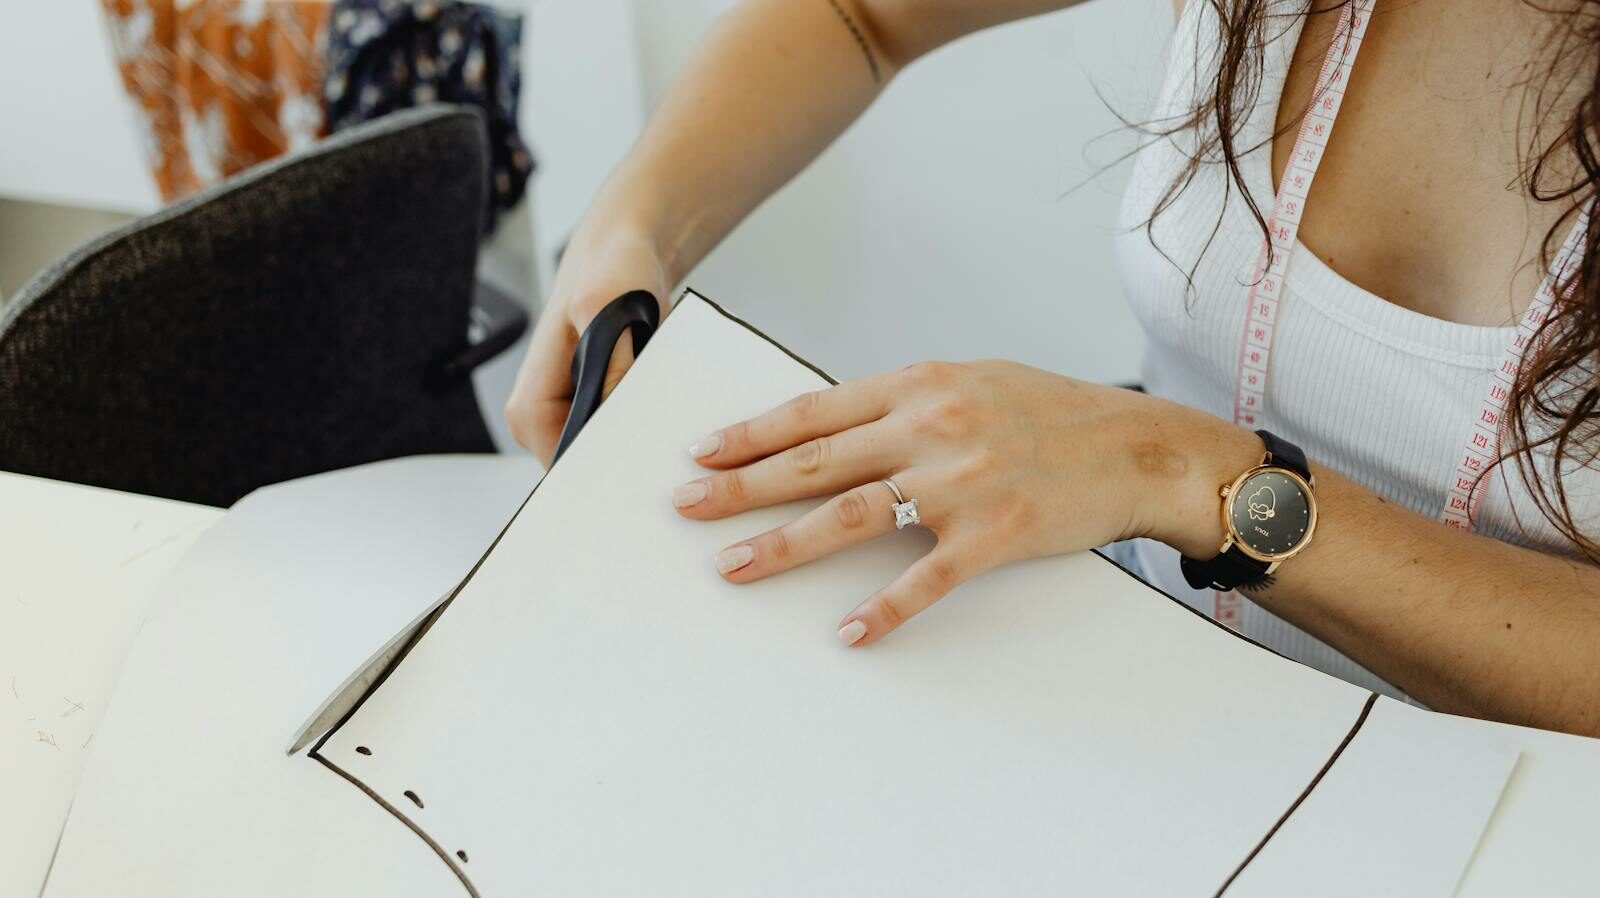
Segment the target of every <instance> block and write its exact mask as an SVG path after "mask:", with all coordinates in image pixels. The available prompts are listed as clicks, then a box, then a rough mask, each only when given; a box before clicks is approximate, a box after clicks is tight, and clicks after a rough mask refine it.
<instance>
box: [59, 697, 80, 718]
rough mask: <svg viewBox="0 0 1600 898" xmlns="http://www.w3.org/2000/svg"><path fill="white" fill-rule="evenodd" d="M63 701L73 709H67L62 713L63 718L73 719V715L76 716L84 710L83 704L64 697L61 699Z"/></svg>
mask: <svg viewBox="0 0 1600 898" xmlns="http://www.w3.org/2000/svg"><path fill="white" fill-rule="evenodd" d="M61 700H62V701H64V702H66V703H67V704H68V705H70V706H71V707H69V708H67V710H65V711H62V712H61V716H62V717H71V716H72V715H74V714H76V713H78V712H79V711H82V710H83V702H75V701H73V700H72V699H70V698H67V697H66V696H64V695H63V696H62V697H61Z"/></svg>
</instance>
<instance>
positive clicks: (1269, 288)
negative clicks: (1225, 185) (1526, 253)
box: [1213, 0, 1589, 629]
mask: <svg viewBox="0 0 1600 898" xmlns="http://www.w3.org/2000/svg"><path fill="white" fill-rule="evenodd" d="M1376 3H1377V0H1352V2H1350V3H1348V4H1346V5H1345V7H1344V11H1343V12H1342V13H1341V14H1340V16H1339V24H1338V26H1337V27H1336V28H1335V30H1334V37H1333V43H1332V45H1331V46H1330V47H1329V48H1328V55H1327V57H1326V58H1325V59H1324V60H1323V62H1322V69H1321V71H1320V72H1318V74H1317V84H1316V89H1315V91H1314V92H1313V93H1312V104H1311V108H1310V109H1309V110H1307V112H1306V116H1305V119H1304V120H1303V121H1302V122H1301V123H1300V132H1299V134H1298V135H1296V137H1295V142H1294V150H1293V152H1291V153H1290V155H1289V161H1288V165H1287V166H1286V167H1285V169H1284V172H1283V178H1282V180H1281V181H1280V182H1279V185H1278V194H1277V197H1276V198H1275V200H1274V201H1273V206H1272V217H1271V218H1270V219H1269V220H1268V227H1267V240H1266V242H1265V243H1264V244H1263V245H1262V247H1261V255H1260V257H1259V258H1258V259H1257V261H1256V268H1255V278H1254V279H1253V281H1252V285H1251V287H1250V307H1249V310H1248V313H1247V314H1246V316H1245V325H1244V333H1243V334H1242V335H1241V337H1240V340H1239V359H1238V367H1237V379H1236V382H1235V383H1236V386H1235V390H1234V400H1233V420H1234V423H1235V424H1238V425H1239V426H1241V427H1248V428H1250V429H1251V430H1256V429H1259V428H1260V427H1261V426H1262V424H1261V418H1262V415H1263V414H1264V413H1265V412H1266V389H1267V370H1268V366H1269V363H1270V362H1271V359H1272V337H1273V330H1274V328H1275V327H1276V326H1277V322H1278V305H1279V303H1280V302H1281V301H1282V297H1283V289H1284V274H1285V273H1286V272H1287V271H1288V268H1289V257H1290V256H1291V255H1292V254H1293V252H1294V248H1295V246H1296V245H1297V243H1298V240H1299V235H1300V220H1301V217H1302V216H1303V215H1304V213H1305V203H1306V197H1307V196H1308V195H1310V193H1311V184H1312V182H1313V181H1314V180H1315V179H1316V176H1317V168H1318V167H1319V166H1320V165H1321V164H1322V156H1323V153H1324V151H1326V150H1327V147H1328V140H1329V138H1330V137H1331V136H1332V134H1333V125H1334V121H1335V120H1336V119H1337V118H1338V117H1339V109H1340V107H1341V106H1342V105H1343V104H1344V95H1345V91H1346V89H1347V88H1348V87H1349V82H1350V72H1351V69H1353V68H1354V67H1355V62H1356V56H1357V55H1358V54H1359V53H1360V52H1361V43H1362V40H1363V39H1364V38H1365V36H1366V33H1367V23H1368V21H1369V19H1370V18H1371V15H1372V8H1373V7H1374V6H1375V5H1376ZM1588 220H1589V215H1588V213H1587V212H1585V213H1584V214H1582V215H1580V216H1579V218H1578V222H1577V224H1576V225H1575V226H1574V227H1573V229H1572V233H1571V234H1570V235H1569V236H1568V237H1567V241H1566V243H1565V244H1564V245H1563V246H1562V248H1561V251H1560V252H1559V253H1557V255H1556V258H1555V259H1554V260H1553V262H1552V264H1551V270H1550V273H1549V274H1548V275H1547V276H1546V277H1545V280H1544V283H1543V284H1541V285H1540V287H1539V292H1538V293H1537V294H1536V295H1535V297H1534V300H1533V302H1532V304H1530V305H1529V306H1528V310H1527V312H1526V313H1524V315H1523V317H1522V321H1521V323H1520V324H1519V325H1518V327H1517V333H1516V336H1515V337H1514V338H1513V340H1512V341H1511V344H1510V345H1509V346H1507V347H1506V351H1505V355H1504V356H1503V358H1502V359H1501V362H1500V365H1499V367H1497V368H1496V369H1495V371H1494V377H1493V378H1492V380H1491V383H1490V386H1489V390H1488V393H1487V395H1486V396H1485V398H1484V400H1483V403H1482V404H1481V405H1480V406H1479V407H1478V408H1477V409H1476V410H1475V412H1474V416H1473V420H1472V424H1471V429H1470V432H1469V433H1468V435H1467V438H1466V440H1465V441H1464V444H1465V448H1464V449H1463V451H1462V454H1461V456H1460V457H1461V462H1460V464H1459V465H1458V466H1457V468H1456V470H1455V471H1453V472H1452V474H1451V478H1450V480H1451V483H1450V488H1449V491H1448V494H1447V495H1446V497H1445V506H1444V509H1443V511H1442V512H1441V513H1440V518H1441V520H1443V522H1444V523H1446V524H1448V525H1449V526H1451V527H1456V528H1459V529H1463V530H1470V529H1472V519H1473V516H1474V515H1475V514H1476V512H1477V506H1478V504H1479V502H1481V501H1482V495H1483V494H1482V492H1481V491H1479V490H1477V489H1476V487H1477V484H1478V481H1479V478H1480V476H1481V475H1482V473H1483V472H1484V471H1485V470H1487V468H1488V466H1489V465H1490V464H1492V463H1493V462H1494V460H1496V459H1498V458H1499V454H1500V429H1501V426H1502V423H1503V421H1504V418H1505V407H1506V401H1507V399H1508V398H1509V396H1510V390H1511V385H1512V383H1513V379H1514V378H1515V376H1516V373H1517V369H1518V366H1519V365H1520V363H1521V359H1522V355H1523V353H1524V352H1525V351H1526V350H1527V348H1528V345H1529V343H1530V342H1531V341H1533V340H1534V339H1535V334H1537V333H1538V332H1539V329H1540V327H1541V326H1543V324H1544V323H1545V322H1546V321H1547V320H1548V319H1549V317H1550V315H1551V313H1552V310H1553V309H1554V307H1555V303H1556V291H1557V290H1558V289H1560V288H1561V285H1563V284H1565V285H1567V287H1568V289H1570V287H1571V276H1572V274H1573V272H1574V271H1576V270H1577V266H1578V264H1579V262H1581V261H1582V257H1583V247H1584V244H1585V240H1586V238H1587V236H1588V227H1589V223H1588ZM1269 263H1270V264H1269ZM1241 602H1242V600H1241V599H1240V597H1239V594H1238V593H1237V592H1218V593H1217V600H1216V609H1215V611H1214V612H1213V616H1214V617H1215V618H1216V620H1217V621H1218V622H1220V623H1223V624H1227V625H1228V626H1230V627H1234V628H1236V629H1237V628H1238V626H1239V624H1240V613H1241Z"/></svg>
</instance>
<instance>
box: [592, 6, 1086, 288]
mask: <svg viewBox="0 0 1600 898" xmlns="http://www.w3.org/2000/svg"><path fill="white" fill-rule="evenodd" d="M1076 2H1080V0H984V2H981V3H974V2H971V0H748V2H745V3H743V4H742V5H740V6H739V7H738V8H736V9H735V10H733V11H732V12H730V13H729V14H728V15H727V16H726V17H725V18H724V19H723V20H722V21H721V22H720V23H719V24H718V25H717V26H716V28H715V29H714V30H713V31H712V32H711V34H710V35H709V36H708V37H707V39H706V42H705V44H704V45H703V46H702V47H701V49H700V50H699V51H698V52H697V53H696V55H695V57H694V59H693V60H692V61H691V62H690V63H689V64H688V65H687V66H686V67H685V68H684V70H683V71H682V73H681V74H680V75H679V76H678V78H677V81H676V82H675V83H674V84H673V86H672V88H671V90H670V91H669V92H668V93H667V95H666V97H665V99H664V100H663V101H662V103H661V106H660V109H659V110H658V111H657V112H656V114H655V117H654V118H653V119H652V121H651V123H650V125H649V127H648V128H647V129H646V131H645V132H644V135H643V137H642V138H641V139H640V141H639V144H638V146H637V147H636V148H635V149H634V150H633V152H632V153H630V154H629V156H628V157H627V159H626V160H625V161H624V162H623V163H622V165H621V166H620V167H619V168H618V169H617V171H616V173H615V174H614V175H613V177H612V178H611V180H610V182H609V183H608V184H607V185H606V187H605V189H604V190H603V191H602V193H601V194H600V197H599V199H598V200H597V202H596V203H595V206H594V209H593V210H592V211H591V212H590V213H589V215H588V216H586V220H585V223H584V230H585V231H589V232H603V231H609V230H612V229H615V228H618V227H621V228H630V229H636V230H638V231H639V232H641V233H642V234H643V235H645V236H646V238H647V239H649V240H650V241H652V242H654V243H656V244H657V245H658V249H659V252H660V255H661V257H662V259H663V260H664V261H665V262H666V265H667V272H666V274H667V280H669V281H672V282H676V281H678V280H680V279H681V278H682V277H684V276H685V275H687V274H688V272H689V271H690V270H691V269H693V268H694V266H695V265H696V264H698V263H699V261H700V260H701V259H703V258H704V257H705V256H706V255H707V254H708V253H709V252H710V251H711V250H712V249H713V248H714V247H715V246H716V245H717V243H719V242H720V241H721V240H722V238H723V237H725V236H727V234H728V233H729V232H730V231H731V230H732V229H733V228H734V227H735V226H736V225H738V223H739V222H740V221H742V220H743V219H744V218H745V216H746V215H748V214H749V213H750V212H751V211H752V210H753V209H755V207H756V206H758V205H759V204H760V203H761V202H762V201H764V200H765V199H766V198H767V197H768V196H771V195H772V194H773V193H774V192H776V191H777V190H778V188H780V187H782V186H783V185H784V183H786V182H787V181H788V180H789V179H790V178H792V177H793V176H794V175H796V174H797V173H798V172H799V171H800V170H801V169H803V168H804V167H805V166H806V165H807V164H809V163H810V162H811V161H812V160H813V159H815V158H816V157H817V155H818V154H820V153H821V152H822V151H823V149H825V148H826V147H827V146H828V145H829V144H831V143H832V142H833V141H834V139H835V138H837V137H838V136H839V135H840V134H841V133H842V132H843V131H844V130H845V128H847V127H849V125H850V124H851V123H852V122H854V121H855V119H856V118H857V117H859V116H860V115H861V113H862V112H863V111H864V110H865V109H866V108H867V106H868V105H869V104H871V102H872V101H873V100H874V99H875V98H876V97H877V96H878V94H879V93H880V92H881V91H882V90H883V87H884V85H885V84H887V82H888V81H889V80H890V79H891V78H893V77H894V76H895V75H896V74H898V73H899V72H900V71H901V70H902V69H903V68H905V67H906V66H907V65H909V64H910V63H911V62H912V61H913V60H915V59H917V58H918V57H920V56H922V55H924V54H926V53H928V52H930V51H932V50H934V49H935V48H937V47H939V46H941V45H943V44H945V43H948V42H949V41H952V40H954V39H956V38H959V37H961V36H963V35H966V34H968V33H971V32H974V31H978V30H980V29H983V28H987V27H989V26H991V25H996V24H999V23H1001V22H1005V21H1009V20H1013V19H1018V18H1022V17H1025V16H1029V15H1034V14H1038V13H1044V12H1048V11H1051V10H1055V9H1061V8H1064V7H1068V6H1072V5H1074V4H1075V3H1076Z"/></svg>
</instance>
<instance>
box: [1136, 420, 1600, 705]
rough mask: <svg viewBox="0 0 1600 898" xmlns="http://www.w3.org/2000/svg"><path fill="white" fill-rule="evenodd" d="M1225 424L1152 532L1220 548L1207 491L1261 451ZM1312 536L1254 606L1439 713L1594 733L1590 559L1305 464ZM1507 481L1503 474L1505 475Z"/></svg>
mask: <svg viewBox="0 0 1600 898" xmlns="http://www.w3.org/2000/svg"><path fill="white" fill-rule="evenodd" d="M1213 427H1214V428H1216V429H1218V430H1219V432H1222V429H1226V430H1227V431H1233V433H1232V435H1231V437H1230V438H1229V439H1228V440H1226V441H1224V442H1221V443H1211V444H1209V445H1210V446H1211V447H1212V448H1211V449H1210V450H1209V451H1207V452H1206V453H1205V454H1204V455H1203V456H1201V457H1199V458H1197V459H1196V464H1195V465H1194V467H1193V470H1194V471H1195V472H1196V474H1197V475H1198V476H1196V477H1193V478H1191V479H1190V481H1189V483H1188V487H1187V489H1186V490H1185V495H1187V496H1188V497H1189V498H1188V499H1186V500H1185V502H1184V506H1185V508H1184V511H1183V512H1182V514H1181V515H1177V516H1172V517H1170V518H1169V519H1168V522H1167V526H1163V527H1156V528H1153V531H1154V532H1155V535H1157V536H1158V538H1160V539H1162V540H1163V541H1165V542H1168V543H1171V544H1172V545H1174V546H1176V547H1177V548H1178V549H1179V550H1180V551H1183V552H1184V553H1186V554H1188V555H1190V556H1191V557H1195V558H1208V557H1210V556H1212V555H1215V554H1216V549H1217V546H1219V545H1220V544H1221V543H1222V538H1223V532H1222V524H1221V521H1220V520H1219V519H1218V514H1217V498H1216V495H1217V493H1216V491H1217V487H1218V486H1219V485H1220V484H1222V483H1224V482H1226V481H1229V480H1231V479H1232V478H1233V477H1234V476H1236V475H1237V474H1238V473H1239V472H1240V471H1243V470H1245V469H1246V468H1247V467H1249V466H1250V465H1251V464H1254V463H1255V461H1256V460H1259V458H1260V452H1261V447H1260V443H1259V441H1257V440H1256V439H1255V437H1254V435H1253V434H1250V433H1248V432H1247V431H1243V430H1239V429H1238V428H1233V427H1232V426H1231V425H1227V424H1226V423H1224V422H1221V421H1217V422H1215V424H1214V425H1213ZM1313 470H1314V473H1315V475H1316V478H1317V500H1318V505H1319V507H1320V508H1321V515H1320V517H1319V523H1318V525H1317V534H1316V537H1315V538H1314V539H1313V540H1312V542H1311V545H1310V546H1308V547H1307V548H1306V550H1305V551H1304V552H1302V553H1301V554H1300V555H1298V556H1296V557H1295V558H1294V559H1292V560H1290V561H1289V562H1287V563H1285V564H1284V565H1283V566H1282V567H1281V568H1280V569H1279V571H1278V574H1277V576H1275V577H1274V579H1273V582H1272V583H1271V584H1270V585H1268V586H1267V587H1266V588H1265V589H1263V590H1259V591H1256V592H1251V593H1248V594H1249V595H1250V597H1251V599H1253V600H1254V601H1256V602H1258V603H1259V604H1261V605H1262V606H1263V607H1265V608H1266V609H1267V610H1269V611H1271V612H1272V613H1274V614H1276V615H1278V616H1279V617H1282V618H1284V619H1285V620H1287V621H1289V622H1290V623H1292V624H1294V625H1295V626H1298V627H1300V628H1301V629H1304V630H1306V631H1307V632H1309V633H1311V634H1312V635H1314V636H1316V637H1317V638H1319V639H1322V640H1323V641H1325V642H1328V643H1330V644H1331V645H1333V646H1335V647H1337V648H1338V649H1339V650H1340V651H1342V652H1344V653H1345V654H1347V655H1349V656H1350V657H1352V658H1354V659H1355V660H1356V661H1358V662H1360V663H1361V664H1362V665H1363V666H1365V667H1367V668H1368V669H1370V670H1372V671H1373V672H1374V673H1376V674H1378V675H1379V676H1381V677H1383V678H1384V679H1386V680H1388V681H1389V682H1391V683H1395V684H1396V685H1399V686H1400V687H1401V688H1403V689H1405V690H1406V691H1407V692H1408V693H1410V694H1411V695H1414V696H1416V697H1417V698H1418V699H1419V700H1421V701H1423V702H1425V703H1427V704H1428V705H1429V706H1430V707H1433V708H1435V709H1436V710H1440V711H1447V712H1451V713H1456V714H1465V715H1469V716H1473V717H1484V718H1490V719H1494V720H1502V721H1508V722H1512V723H1521V724H1526V725H1529V726H1537V727H1545V728H1549V729H1557V730H1565V731H1568V732H1574V733H1583V734H1586V735H1591V736H1600V568H1597V567H1596V566H1595V565H1593V564H1590V563H1588V562H1586V561H1582V560H1577V559H1571V558H1562V557H1558V556H1554V555H1547V554H1545V553H1542V552H1538V551H1534V550H1532V549H1524V548H1520V547H1517V546H1513V545H1510V544H1507V543H1503V542H1500V541H1498V540H1495V539H1491V538H1489V537H1485V536H1481V535H1477V534H1472V533H1466V532H1462V531H1460V530H1455V529H1453V528H1450V527H1446V526H1445V525H1444V524H1442V523H1440V522H1438V521H1437V520H1431V519H1428V518H1424V517H1422V516H1421V515H1418V514H1416V513H1414V512H1411V511H1409V510H1407V509H1405V508H1401V507H1399V506H1397V505H1394V504H1393V503H1391V502H1389V501H1387V500H1386V499H1384V498H1383V497H1382V496H1379V495H1377V494H1376V493H1373V492H1371V491H1370V490H1367V489H1364V488H1362V487H1360V486H1358V485H1357V484H1355V483H1354V482H1352V481H1351V480H1350V479H1348V478H1346V477H1343V476H1341V475H1339V474H1338V473H1336V472H1334V471H1331V470H1329V469H1327V468H1325V467H1322V466H1319V465H1315V464H1313ZM1511 476H1513V477H1514V476H1516V475H1515V474H1514V473H1512V474H1511Z"/></svg>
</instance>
